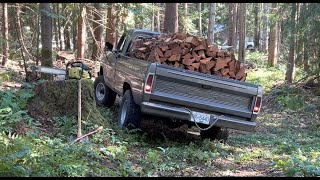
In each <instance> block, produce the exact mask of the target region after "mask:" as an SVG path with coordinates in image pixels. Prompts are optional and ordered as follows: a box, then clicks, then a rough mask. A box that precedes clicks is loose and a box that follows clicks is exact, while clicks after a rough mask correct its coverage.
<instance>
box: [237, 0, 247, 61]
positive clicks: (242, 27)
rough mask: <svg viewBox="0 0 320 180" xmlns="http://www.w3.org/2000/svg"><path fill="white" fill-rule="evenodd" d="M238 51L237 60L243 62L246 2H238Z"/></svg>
mask: <svg viewBox="0 0 320 180" xmlns="http://www.w3.org/2000/svg"><path fill="white" fill-rule="evenodd" d="M239 15H240V16H239V26H240V27H239V53H238V60H239V61H240V62H245V37H246V29H245V26H246V21H245V15H246V3H240V5H239Z"/></svg>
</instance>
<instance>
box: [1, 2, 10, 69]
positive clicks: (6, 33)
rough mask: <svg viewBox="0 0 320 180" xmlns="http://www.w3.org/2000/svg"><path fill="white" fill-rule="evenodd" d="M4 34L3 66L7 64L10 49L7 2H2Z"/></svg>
mask: <svg viewBox="0 0 320 180" xmlns="http://www.w3.org/2000/svg"><path fill="white" fill-rule="evenodd" d="M2 13H3V14H2V15H3V16H2V18H3V22H2V28H3V29H2V33H3V34H2V35H3V40H4V43H3V59H2V63H1V64H2V66H5V65H6V63H7V62H8V51H9V43H8V40H9V31H8V5H7V3H2Z"/></svg>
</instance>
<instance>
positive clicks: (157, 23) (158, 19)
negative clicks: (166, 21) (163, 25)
mask: <svg viewBox="0 0 320 180" xmlns="http://www.w3.org/2000/svg"><path fill="white" fill-rule="evenodd" d="M157 4H159V3H157ZM159 8H160V6H159V5H158V6H157V12H156V27H155V30H156V31H157V32H160V10H159Z"/></svg>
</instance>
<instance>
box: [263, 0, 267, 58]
mask: <svg viewBox="0 0 320 180" xmlns="http://www.w3.org/2000/svg"><path fill="white" fill-rule="evenodd" d="M262 8H263V18H262V29H263V31H262V52H264V53H266V52H267V48H268V34H267V33H268V28H267V23H268V19H267V11H268V4H267V3H263V7H262Z"/></svg>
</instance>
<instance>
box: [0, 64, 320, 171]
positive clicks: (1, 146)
mask: <svg viewBox="0 0 320 180" xmlns="http://www.w3.org/2000/svg"><path fill="white" fill-rule="evenodd" d="M283 79H284V71H283V69H282V70H281V69H279V68H260V69H258V70H257V71H254V70H252V71H250V72H249V73H248V78H247V81H249V82H255V83H257V84H260V85H262V86H263V88H264V93H266V92H268V94H267V95H266V96H264V100H265V101H266V102H264V103H265V104H262V110H263V112H262V113H261V114H260V115H259V116H258V119H257V124H258V128H257V129H258V130H257V131H256V132H253V133H242V132H237V131H236V132H235V133H232V134H231V135H230V137H229V139H228V141H227V142H226V143H220V142H217V141H209V140H201V139H200V138H194V139H192V140H190V141H183V142H180V141H175V140H167V139H166V138H165V136H163V138H154V137H151V136H149V134H148V133H150V132H149V131H147V132H143V131H140V130H121V129H119V128H118V126H117V123H116V120H115V119H116V116H115V115H114V114H113V112H112V111H111V110H110V109H107V108H98V110H99V112H100V113H101V115H102V116H103V117H104V120H105V121H104V124H103V126H104V128H103V130H102V131H100V132H99V133H96V134H93V135H91V136H89V141H88V142H83V143H79V142H78V143H73V142H72V140H71V138H70V135H72V134H76V132H77V124H76V122H77V120H76V119H77V118H76V117H52V118H47V119H46V121H45V122H47V124H43V123H39V121H38V120H36V119H33V118H31V117H30V116H29V115H28V112H27V111H26V110H25V107H26V103H27V102H28V101H29V100H30V99H31V98H32V97H33V96H34V93H33V92H32V90H31V89H32V87H33V85H25V86H23V88H22V89H20V90H17V91H16V90H13V89H12V90H8V91H1V92H0V98H1V99H2V101H1V103H0V109H1V110H0V114H1V116H0V123H1V125H0V128H1V129H0V130H1V132H2V133H0V151H1V152H2V153H0V174H1V175H2V176H7V177H8V176H10V177H11V176H42V177H46V176H58V177H70V176H73V177H74V176H87V177H88V176H124V177H125V176H160V175H159V174H161V175H162V176H218V175H221V174H222V175H223V174H224V173H223V172H235V171H236V170H238V169H241V168H242V167H245V166H249V168H257V169H258V170H259V171H261V172H262V173H263V175H264V176H273V175H272V172H275V171H279V172H281V174H284V175H285V176H320V172H319V169H320V164H319V162H320V153H319V152H320V141H319V138H320V133H319V132H320V131H319V129H320V121H319V108H318V107H320V104H319V103H320V99H319V97H318V96H315V95H313V94H312V93H311V91H309V90H304V89H302V87H301V86H299V85H295V86H292V85H285V84H282V85H279V83H282V82H283ZM45 125H50V126H48V127H46V126H45ZM82 127H83V128H82V129H83V134H84V133H87V132H89V131H91V130H94V129H96V128H97V127H98V125H97V124H95V123H93V122H92V121H90V119H87V118H86V117H84V118H83V123H82ZM160 133H162V132H161V131H160ZM177 138H181V137H177ZM259 168H260V169H259ZM178 173H180V175H178ZM231 175H232V174H231Z"/></svg>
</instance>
